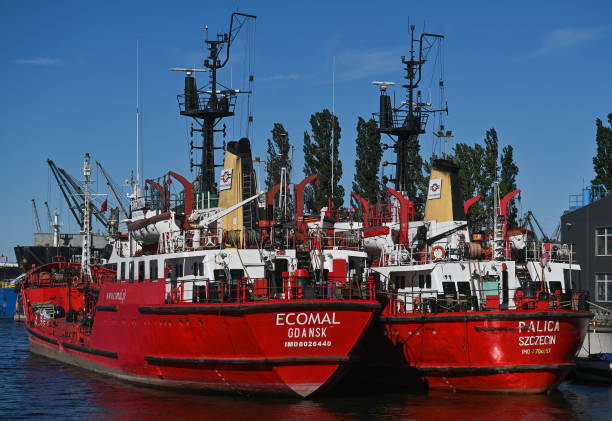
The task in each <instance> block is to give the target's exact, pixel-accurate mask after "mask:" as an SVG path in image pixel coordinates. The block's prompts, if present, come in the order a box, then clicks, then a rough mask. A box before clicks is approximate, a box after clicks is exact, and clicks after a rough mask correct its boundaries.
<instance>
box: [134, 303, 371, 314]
mask: <svg viewBox="0 0 612 421" xmlns="http://www.w3.org/2000/svg"><path fill="white" fill-rule="evenodd" d="M379 307H380V304H378V303H359V302H338V301H333V302H332V301H307V302H294V301H293V302H290V303H283V302H279V303H265V304H247V305H244V304H241V305H231V304H219V305H211V304H204V305H188V306H185V305H180V306H169V305H164V306H142V307H138V311H139V312H140V313H142V314H242V313H250V312H261V311H276V310H283V309H287V308H289V309H292V310H296V309H315V310H316V309H325V310H332V309H338V310H343V309H347V310H355V311H371V310H375V309H378V308H379Z"/></svg>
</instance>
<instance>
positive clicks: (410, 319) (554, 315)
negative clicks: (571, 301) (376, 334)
mask: <svg viewBox="0 0 612 421" xmlns="http://www.w3.org/2000/svg"><path fill="white" fill-rule="evenodd" d="M526 317H529V318H537V319H555V320H556V319H558V318H560V317H563V318H568V319H592V318H593V313H589V312H582V313H576V312H567V313H566V312H561V311H558V312H554V311H537V312H533V313H531V312H529V313H526V312H519V313H480V314H456V315H450V314H449V315H442V316H428V315H421V316H384V317H380V320H381V321H382V322H386V323H414V322H452V321H456V322H459V321H461V322H463V321H480V320H524V319H525V318H526Z"/></svg>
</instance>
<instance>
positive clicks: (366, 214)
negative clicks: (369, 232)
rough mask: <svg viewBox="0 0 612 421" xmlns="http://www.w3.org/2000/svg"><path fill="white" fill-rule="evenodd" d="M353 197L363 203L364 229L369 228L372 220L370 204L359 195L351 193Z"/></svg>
mask: <svg viewBox="0 0 612 421" xmlns="http://www.w3.org/2000/svg"><path fill="white" fill-rule="evenodd" d="M351 196H353V198H354V199H355V200H356V201H357V202H358V203H361V207H362V208H363V227H364V228H368V227H369V226H370V218H369V216H370V215H369V210H370V204H369V203H368V201H367V200H366V199H364V198H363V197H361V196H359V195H358V194H357V193H351Z"/></svg>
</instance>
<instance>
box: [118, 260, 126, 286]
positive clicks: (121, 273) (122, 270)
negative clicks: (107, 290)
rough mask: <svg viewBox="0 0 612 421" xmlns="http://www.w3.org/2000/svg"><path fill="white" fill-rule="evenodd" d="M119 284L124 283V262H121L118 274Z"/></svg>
mask: <svg viewBox="0 0 612 421" xmlns="http://www.w3.org/2000/svg"><path fill="white" fill-rule="evenodd" d="M119 275H120V278H119V279H121V282H125V262H121V272H120V274H119Z"/></svg>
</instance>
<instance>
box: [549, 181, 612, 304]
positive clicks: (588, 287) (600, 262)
mask: <svg viewBox="0 0 612 421" xmlns="http://www.w3.org/2000/svg"><path fill="white" fill-rule="evenodd" d="M561 240H562V242H563V243H568V244H572V248H573V252H574V258H575V260H576V261H577V263H578V264H580V268H581V276H580V280H579V282H578V283H577V285H575V287H576V288H577V289H579V290H582V291H588V292H589V301H591V302H593V303H595V304H597V305H598V306H601V307H605V308H607V309H608V310H610V311H612V195H610V194H608V192H607V190H606V189H605V187H603V186H588V187H585V188H584V189H583V192H582V194H581V195H572V196H570V209H569V210H568V211H566V212H565V213H564V214H563V216H561ZM593 310H601V309H600V308H599V309H598V308H597V307H595V308H593Z"/></svg>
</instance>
